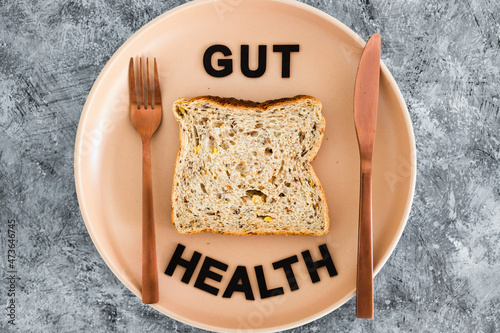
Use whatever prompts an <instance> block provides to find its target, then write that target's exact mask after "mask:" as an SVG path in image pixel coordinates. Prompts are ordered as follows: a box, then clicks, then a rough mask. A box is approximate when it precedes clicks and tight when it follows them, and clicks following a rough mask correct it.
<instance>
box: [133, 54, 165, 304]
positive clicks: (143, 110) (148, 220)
mask: <svg viewBox="0 0 500 333" xmlns="http://www.w3.org/2000/svg"><path fill="white" fill-rule="evenodd" d="M143 79H144V72H143V64H142V59H140V60H139V78H138V84H139V98H137V86H136V79H135V69H134V59H133V58H130V64H129V96H130V119H131V120H132V124H133V125H134V127H135V129H136V130H137V131H138V132H139V134H140V135H141V139H142V302H143V303H144V304H153V303H157V302H158V300H159V292H158V267H157V263H156V240H155V224H154V210H153V181H152V177H151V137H152V136H153V134H154V132H155V131H156V129H157V128H158V126H159V125H160V123H161V117H162V111H161V92H160V83H159V81H158V68H157V66H156V58H155V59H154V91H153V89H152V87H151V84H150V80H149V60H148V58H146V84H145V85H144V84H143Z"/></svg>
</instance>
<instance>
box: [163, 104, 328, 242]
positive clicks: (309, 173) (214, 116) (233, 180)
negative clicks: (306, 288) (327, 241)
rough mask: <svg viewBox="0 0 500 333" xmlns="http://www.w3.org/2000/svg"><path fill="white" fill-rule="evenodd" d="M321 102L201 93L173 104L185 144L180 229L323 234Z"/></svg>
mask: <svg viewBox="0 0 500 333" xmlns="http://www.w3.org/2000/svg"><path fill="white" fill-rule="evenodd" d="M321 108H322V106H321V103H320V102H319V101H318V100H317V99H315V98H314V97H310V96H296V97H293V98H285V99H279V100H273V101H267V102H264V103H256V102H250V101H242V100H236V99H232V98H220V97H213V96H201V97H195V98H190V99H187V98H180V99H178V100H177V101H176V102H175V103H174V105H173V112H174V115H175V117H176V119H177V121H178V122H179V128H180V141H181V145H180V149H179V152H178V156H177V162H176V167H175V174H174V185H173V191H172V221H173V223H174V226H175V228H176V229H177V231H178V232H180V233H197V232H206V231H208V232H215V233H221V234H230V235H254V234H287V235H292V234H295V235H323V234H325V233H327V232H328V229H329V217H328V207H327V203H326V198H325V194H324V192H323V189H322V187H321V184H320V182H319V179H318V178H317V177H316V175H315V173H314V171H313V169H312V167H311V164H310V162H311V161H312V160H313V158H314V157H315V155H316V153H317V151H318V149H319V147H320V145H321V140H322V138H323V133H324V130H325V120H324V118H323V116H322V114H321Z"/></svg>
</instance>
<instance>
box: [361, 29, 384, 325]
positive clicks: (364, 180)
mask: <svg viewBox="0 0 500 333" xmlns="http://www.w3.org/2000/svg"><path fill="white" fill-rule="evenodd" d="M380 44H381V37H380V34H378V33H375V34H373V36H372V37H371V38H370V39H369V40H368V42H367V43H366V46H365V48H364V50H363V54H362V55H361V60H360V62H359V66H358V71H357V73H356V82H355V86H354V124H355V127H356V135H357V138H358V145H359V156H360V164H361V165H360V171H361V177H360V178H361V179H360V199H359V224H358V258H357V274H356V316H357V317H358V318H373V221H372V157H373V148H374V143H375V130H376V126H377V109H378V96H379V80H380Z"/></svg>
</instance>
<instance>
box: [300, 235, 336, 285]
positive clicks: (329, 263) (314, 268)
mask: <svg viewBox="0 0 500 333" xmlns="http://www.w3.org/2000/svg"><path fill="white" fill-rule="evenodd" d="M319 252H320V253H321V256H322V257H323V258H322V259H320V260H318V261H313V259H312V257H311V252H309V250H307V251H304V252H302V257H303V258H304V261H305V262H306V266H307V270H308V272H309V275H310V276H311V281H312V282H313V283H316V282H318V281H319V280H320V278H319V275H318V268H320V267H326V269H327V270H328V274H330V277H332V276H335V275H337V270H336V269H335V265H334V264H333V260H332V257H331V255H330V252H329V251H328V247H327V246H326V244H323V245H320V246H319Z"/></svg>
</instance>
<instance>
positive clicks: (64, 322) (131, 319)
mask: <svg viewBox="0 0 500 333" xmlns="http://www.w3.org/2000/svg"><path fill="white" fill-rule="evenodd" d="M183 2H184V1H159V0H144V1H137V0H113V1H111V0H109V1H98V0H85V1H83V0H82V1H63V0H38V1H35V0H2V1H0V111H1V113H0V138H1V141H0V172H1V174H0V198H1V207H0V217H1V226H2V228H1V230H0V232H1V237H0V239H1V242H2V244H1V248H2V255H1V257H0V263H1V268H2V271H1V273H0V274H1V277H2V282H1V283H0V304H1V308H2V310H1V311H0V331H6V330H9V331H10V330H12V331H14V330H13V329H12V327H10V326H9V325H8V324H7V316H6V315H7V311H6V310H5V306H6V305H7V304H6V302H7V289H8V283H7V282H6V279H5V278H6V276H7V273H6V271H7V269H8V267H7V246H8V243H7V221H8V219H15V220H16V221H17V238H18V247H17V254H18V258H17V269H18V281H17V283H18V290H17V302H18V308H17V316H18V317H17V320H16V322H17V331H19V332H87V331H88V332H145V331H148V332H157V331H158V332H159V331H161V332H198V331H199V330H197V329H194V328H191V327H189V326H186V325H184V324H181V323H179V322H177V321H175V320H172V319H170V318H168V317H166V316H163V315H161V314H159V313H158V312H156V311H155V310H152V309H151V308H149V307H147V306H143V305H142V304H141V302H140V300H139V299H138V298H136V297H135V296H134V295H132V294H131V293H130V292H129V291H128V290H127V289H126V288H125V287H124V286H123V285H122V284H121V283H120V282H119V281H118V280H117V279H116V278H115V276H114V275H113V274H112V273H111V271H110V270H109V269H108V267H107V266H106V265H105V264H104V262H103V260H102V259H101V257H100V256H99V254H98V253H97V251H96V250H95V248H94V245H93V244H92V242H91V240H90V237H89V236H88V234H87V231H86V229H85V226H84V223H83V220H82V217H81V215H80V211H79V207H78V203H77V198H76V194H75V186H74V179H73V146H74V139H75V135H76V129H77V125H78V121H79V118H80V114H81V110H82V107H83V104H84V102H85V99H86V97H87V94H88V92H89V90H90V88H91V86H92V83H93V82H94V80H95V79H96V77H97V76H98V74H99V72H100V70H101V69H102V68H103V66H104V65H105V64H106V62H107V60H108V59H109V58H110V57H111V56H112V55H113V53H114V52H115V51H116V50H117V49H118V47H119V46H120V45H121V44H122V43H123V42H125V41H126V40H127V38H129V37H130V36H131V35H132V34H133V33H134V32H135V31H137V30H138V29H139V28H140V27H141V26H143V25H144V24H145V23H147V22H149V21H150V20H151V19H153V18H155V17H156V16H158V15H160V14H161V13H163V12H165V11H167V10H168V9H171V8H174V7H176V6H178V5H180V4H181V3H183ZM306 2H307V3H309V4H311V5H312V6H314V7H317V8H320V9H321V10H323V11H325V12H327V13H329V14H331V15H333V16H334V17H336V18H337V19H339V20H340V21H342V22H343V23H345V24H346V25H347V26H349V27H351V28H352V29H353V30H354V31H355V32H357V33H358V34H359V35H360V36H361V37H363V38H364V39H365V40H366V39H367V37H369V36H370V35H371V34H372V33H374V32H380V33H381V34H382V36H383V59H384V61H385V63H386V64H387V66H388V67H389V69H390V71H391V72H392V74H393V75H394V78H395V79H396V81H397V82H398V84H399V86H400V88H401V90H402V92H403V95H404V97H405V99H406V101H407V104H408V108H409V111H410V114H411V119H412V121H413V125H414V129H415V135H416V142H417V149H418V179H417V187H416V194H415V201H414V205H413V209H412V212H411V216H410V219H409V222H408V225H407V227H406V229H405V231H404V233H403V236H402V238H401V241H400V242H399V244H398V246H397V248H396V250H395V252H394V253H393V255H392V256H391V257H390V259H389V261H388V262H387V264H386V266H385V267H384V268H383V270H382V271H381V273H380V274H379V275H378V276H377V277H376V278H375V292H376V320H374V321H365V320H357V319H356V318H355V301H354V299H353V300H351V301H350V302H348V303H347V304H345V305H344V306H343V307H341V308H340V309H339V310H337V311H335V312H333V313H331V314H329V315H327V316H325V317H324V318H321V319H319V320H317V321H315V322H313V323H310V324H308V325H305V326H303V327H301V328H297V329H294V330H292V331H291V332H364V331H367V332H368V331H374V332H498V331H500V289H499V288H498V284H499V283H500V259H499V257H500V245H499V243H500V187H499V179H500V168H499V158H500V146H499V140H500V134H499V128H500V118H499V104H500V101H499V93H500V80H499V75H500V73H499V71H500V32H499V31H500V3H499V2H498V1H493V0H450V1H419V0H411V1H408V0H374V1H369V0H364V1H359V0H358V1H351V0H338V1H314V0H308V1H306ZM4 305H5V306H4Z"/></svg>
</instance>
